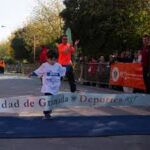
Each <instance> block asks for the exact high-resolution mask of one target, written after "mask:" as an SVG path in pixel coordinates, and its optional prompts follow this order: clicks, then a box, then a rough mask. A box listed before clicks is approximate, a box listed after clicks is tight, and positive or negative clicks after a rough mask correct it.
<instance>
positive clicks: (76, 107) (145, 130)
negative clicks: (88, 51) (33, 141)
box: [0, 92, 150, 138]
mask: <svg viewBox="0 0 150 150" xmlns="http://www.w3.org/2000/svg"><path fill="white" fill-rule="evenodd" d="M141 99H142V103H141ZM149 99H150V98H149V95H144V94H130V95H129V94H90V93H74V94H72V93H69V92H68V93H67V92H65V93H64V92H63V93H60V94H58V95H56V96H48V97H47V96H41V97H39V96H19V97H11V98H1V99H0V108H1V112H5V113H6V114H7V112H8V113H9V116H2V117H0V138H37V137H38V138H39V137H43V138H48V137H53V138H54V137H101V136H117V135H149V134H150V126H149V124H150V115H148V113H147V115H145V114H139V115H137V114H136V115H135V114H134V115H133V114H132V115H131V114H130V115H127V114H124V115H118V114H116V115H112V114H109V115H108V114H107V115H102V114H101V115H98V113H97V115H96V113H95V112H94V113H95V114H94V113H93V114H91V113H90V112H92V110H93V109H94V110H97V111H99V110H101V109H102V110H104V109H106V108H107V110H108V111H109V109H113V108H115V109H118V108H119V109H120V110H121V109H122V108H126V107H128V106H132V107H133V108H134V106H136V107H137V106H138V107H140V106H142V107H145V106H146V107H147V106H149V105H150V103H149ZM136 107H135V108H134V109H136ZM147 108H148V107H147ZM49 109H52V110H54V112H53V113H54V115H53V113H52V118H51V119H49V120H42V117H41V116H42V113H41V112H42V111H43V110H49ZM55 109H56V110H55ZM122 110H123V109H122ZM65 111H66V112H65ZM73 111H77V112H83V114H80V113H72V112H73ZM37 112H40V113H38V115H35V116H33V113H34V114H37ZM143 112H144V110H143ZM13 113H16V114H17V113H19V116H13ZM71 113H72V114H71ZM140 113H141V112H140ZM11 114H12V116H11ZM29 114H30V115H29ZM59 114H60V115H59ZM66 114H67V115H66ZM77 114H78V115H77Z"/></svg>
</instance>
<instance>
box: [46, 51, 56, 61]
mask: <svg viewBox="0 0 150 150" xmlns="http://www.w3.org/2000/svg"><path fill="white" fill-rule="evenodd" d="M47 58H49V59H52V58H55V59H57V58H58V52H57V51H56V50H48V51H47Z"/></svg>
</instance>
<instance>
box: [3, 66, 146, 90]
mask: <svg viewBox="0 0 150 150" xmlns="http://www.w3.org/2000/svg"><path fill="white" fill-rule="evenodd" d="M38 66H39V65H38V64H23V65H21V66H19V67H18V66H17V65H6V68H5V70H6V71H7V72H16V73H22V74H29V73H31V72H32V71H33V70H35V69H36V68H37V67H38ZM74 73H75V79H76V81H77V82H79V83H82V84H86V85H94V86H107V87H111V86H116V87H117V86H118V87H130V88H133V89H140V90H144V91H145V85H144V81H143V75H142V66H141V64H139V63H114V64H111V66H110V65H109V63H80V64H75V66H74Z"/></svg>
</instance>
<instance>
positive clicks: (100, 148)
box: [0, 75, 150, 150]
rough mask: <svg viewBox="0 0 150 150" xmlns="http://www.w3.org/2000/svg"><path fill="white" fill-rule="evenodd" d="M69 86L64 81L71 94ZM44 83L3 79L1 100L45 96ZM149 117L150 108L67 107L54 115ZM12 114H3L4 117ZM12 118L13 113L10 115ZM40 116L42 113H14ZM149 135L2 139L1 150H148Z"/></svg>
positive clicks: (84, 89) (64, 88)
mask: <svg viewBox="0 0 150 150" xmlns="http://www.w3.org/2000/svg"><path fill="white" fill-rule="evenodd" d="M68 87H69V86H68V83H67V82H63V83H62V86H61V91H69V89H68ZM77 87H78V91H79V92H80V91H82V92H92V93H120V92H118V91H113V90H109V89H105V88H97V87H90V86H83V85H77ZM40 88H41V83H40V80H39V79H37V78H31V79H30V78H27V77H24V76H16V75H4V76H3V75H1V76H0V98H3V97H12V96H21V95H36V96H37V95H42V94H41V93H40ZM118 114H119V115H136V114H137V115H150V109H149V108H148V107H147V108H145V107H144V108H143V107H140V108H139V107H110V108H99V109H94V108H90V109H87V108H84V109H81V108H67V111H66V109H60V110H59V109H58V110H56V111H54V113H53V115H54V116H57V115H65V116H66V115H83V116H87V115H88V116H92V115H118ZM4 115H10V114H4V113H1V116H4ZM11 115H12V114H11ZM13 115H20V116H23V115H26V116H30V115H31V116H33V115H35V116H40V115H42V113H34V114H28V113H25V114H24V113H23V114H13ZM149 147H150V136H144V135H143V136H141V135H134V136H131V135H130V136H111V137H93V138H88V137H87V138H80V137H78V138H45V139H42V138H38V139H27V138H26V139H0V150H20V149H21V150H49V149H50V150H149Z"/></svg>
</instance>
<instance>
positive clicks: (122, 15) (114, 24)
mask: <svg viewBox="0 0 150 150" xmlns="http://www.w3.org/2000/svg"><path fill="white" fill-rule="evenodd" d="M149 2H150V0H144V1H141V0H132V1H131V0H92V1H87V0H65V1H64V5H65V6H66V8H65V9H64V10H63V11H62V12H61V16H62V17H63V19H64V21H65V28H67V27H70V28H71V29H72V32H73V37H74V39H80V41H81V42H80V44H81V46H82V49H83V52H84V53H85V54H88V55H93V56H97V55H99V54H103V55H104V54H109V53H112V51H115V50H117V51H122V50H124V49H126V48H127V47H129V48H132V49H137V48H138V47H139V42H138V41H139V39H140V38H141V36H142V34H144V30H145V31H146V32H149V30H150V29H149V27H148V26H149V24H150V23H149V21H150V19H149V16H150V15H149V8H150V7H147V4H148V3H149ZM145 18H146V19H145Z"/></svg>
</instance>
